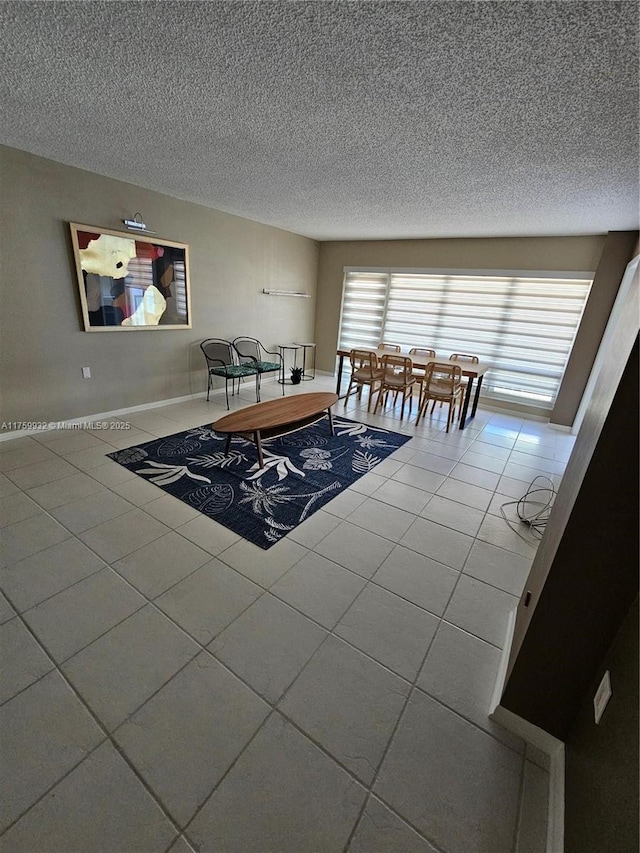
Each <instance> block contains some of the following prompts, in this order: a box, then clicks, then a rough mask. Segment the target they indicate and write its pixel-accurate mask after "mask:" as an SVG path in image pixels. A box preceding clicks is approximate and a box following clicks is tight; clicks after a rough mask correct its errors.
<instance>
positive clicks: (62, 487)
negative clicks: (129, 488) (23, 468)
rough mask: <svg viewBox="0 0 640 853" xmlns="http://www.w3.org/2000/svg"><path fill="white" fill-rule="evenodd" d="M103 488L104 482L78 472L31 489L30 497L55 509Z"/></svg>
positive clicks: (45, 507)
mask: <svg viewBox="0 0 640 853" xmlns="http://www.w3.org/2000/svg"><path fill="white" fill-rule="evenodd" d="M103 490H104V486H103V485H102V483H98V482H97V481H96V480H94V479H93V478H92V477H90V476H89V475H88V474H83V473H80V472H76V473H75V474H72V475H71V476H70V477H63V478H62V479H61V480H53V481H51V482H49V483H45V484H44V485H42V486H36V487H35V488H33V489H29V497H31V498H32V499H33V500H34V501H36V503H39V504H40V506H42V507H44V509H54V508H55V507H57V506H62V505H63V504H68V503H71V502H72V501H76V500H79V499H80V498H85V497H87V496H88V495H95V494H96V492H101V491H103Z"/></svg>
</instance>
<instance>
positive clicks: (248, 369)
mask: <svg viewBox="0 0 640 853" xmlns="http://www.w3.org/2000/svg"><path fill="white" fill-rule="evenodd" d="M257 372H258V371H257V370H256V368H255V367H253V365H251V364H225V365H224V366H223V367H210V368H209V373H213V374H214V375H215V376H225V377H228V378H233V379H238V378H240V377H242V376H255V375H256V373H257Z"/></svg>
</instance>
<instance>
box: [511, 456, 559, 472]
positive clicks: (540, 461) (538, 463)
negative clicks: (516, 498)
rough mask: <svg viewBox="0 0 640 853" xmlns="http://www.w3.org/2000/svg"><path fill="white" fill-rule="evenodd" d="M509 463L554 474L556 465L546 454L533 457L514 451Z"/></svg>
mask: <svg viewBox="0 0 640 853" xmlns="http://www.w3.org/2000/svg"><path fill="white" fill-rule="evenodd" d="M509 462H515V463H516V464H517V465H524V466H525V467H527V468H535V469H536V470H537V471H539V472H540V473H549V474H553V473H554V464H555V463H554V461H553V459H549V458H548V457H547V456H546V454H545V455H544V456H531V454H529V453H523V452H522V451H521V450H513V451H512V452H511V456H509ZM520 479H522V478H520Z"/></svg>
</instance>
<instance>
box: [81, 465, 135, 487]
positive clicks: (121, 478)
mask: <svg viewBox="0 0 640 853" xmlns="http://www.w3.org/2000/svg"><path fill="white" fill-rule="evenodd" d="M90 476H91V477H93V479H94V480H97V481H98V482H99V483H102V485H103V486H107V487H109V488H111V486H115V485H116V484H117V483H124V482H125V480H131V479H132V478H133V477H135V476H136V475H135V474H134V473H133V471H129V469H128V468H125V467H124V466H123V465H118V463H117V462H113V460H111V459H107V461H106V464H104V465H100V466H98V467H97V468H92V469H91V472H90Z"/></svg>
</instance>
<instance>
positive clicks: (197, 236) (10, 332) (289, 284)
mask: <svg viewBox="0 0 640 853" xmlns="http://www.w3.org/2000/svg"><path fill="white" fill-rule="evenodd" d="M0 180H1V183H0V197H1V202H0V204H1V210H2V228H1V229H0V230H1V233H2V236H1V238H0V239H1V240H2V243H1V244H0V249H1V252H2V265H1V269H2V273H1V286H2V312H1V313H0V324H1V325H0V334H1V338H0V341H1V350H0V352H1V356H2V371H1V372H2V389H1V395H2V396H1V398H0V399H1V406H2V408H1V410H0V420H2V421H52V420H61V419H68V418H74V417H81V416H83V415H90V414H96V413H100V412H107V411H113V410H117V409H121V408H126V407H128V406H134V405H140V404H144V403H149V402H154V401H157V400H164V399H170V398H173V397H180V396H184V395H187V394H192V393H198V392H201V391H203V390H205V387H206V378H205V371H204V358H203V356H202V353H201V352H200V350H199V348H198V343H199V342H200V341H201V340H202V339H203V338H206V337H222V338H228V339H232V338H234V337H236V336H237V335H242V334H246V335H252V336H255V337H258V338H260V339H261V340H262V341H263V342H264V343H265V344H266V345H268V346H272V345H275V344H278V343H288V342H290V341H291V340H296V339H299V340H310V339H312V336H313V328H314V317H315V295H316V281H317V265H318V244H317V243H316V242H314V241H313V240H309V239H307V238H305V237H300V236H298V235H295V234H291V233H289V232H287V231H282V230H279V229H277V228H271V227H269V226H266V225H261V224H259V223H256V222H252V221H249V220H247V219H241V218H240V217H237V216H231V215H229V214H225V213H221V212H218V211H215V210H211V209H209V208H205V207H201V206H199V205H195V204H190V203H189V202H184V201H180V200H178V199H175V198H171V197H170V196H166V195H162V194H160V193H156V192H151V191H149V190H145V189H142V188H140V187H136V186H134V185H132V184H126V183H123V182H121V181H115V180H112V179H109V178H105V177H101V176H99V175H95V174H93V173H91V172H86V171H83V170H81V169H74V168H70V167H68V166H63V165H61V164H59V163H54V162H52V161H50V160H45V159H42V158H40V157H34V156H32V155H30V154H27V153H24V152H21V151H16V150H14V149H10V148H0ZM137 211H139V212H140V213H141V214H142V216H143V218H144V221H145V222H146V223H147V225H148V226H149V227H150V228H152V229H153V230H154V231H156V232H157V234H158V236H159V237H163V238H165V239H168V240H176V241H179V242H184V243H188V244H189V246H190V260H191V310H192V322H193V328H192V329H189V330H175V331H174V330H166V331H140V332H137V331H136V332H127V333H125V332H113V333H106V332H105V333H101V334H97V333H87V332H84V331H83V324H82V318H81V314H80V307H79V298H78V292H77V290H78V288H77V284H76V275H75V268H74V265H73V257H72V252H71V241H70V236H69V225H68V223H69V222H70V221H71V222H79V223H81V224H85V225H96V226H102V227H104V228H116V229H121V228H123V227H124V226H123V225H122V219H124V218H128V217H131V216H133V214H134V213H136V212H137ZM270 286H271V287H274V288H279V289H285V290H287V289H291V290H303V291H306V292H307V293H310V294H311V295H312V298H311V299H296V298H287V297H274V296H265V295H263V294H262V292H261V291H262V288H263V287H267V288H268V287H270ZM82 367H90V368H91V375H92V378H91V379H82V374H81V368H82Z"/></svg>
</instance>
